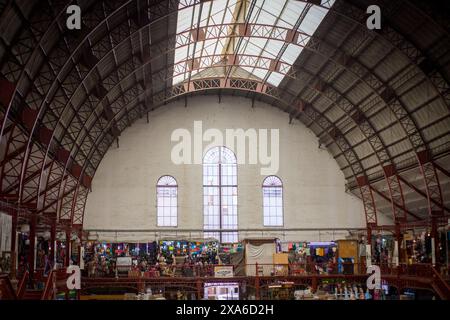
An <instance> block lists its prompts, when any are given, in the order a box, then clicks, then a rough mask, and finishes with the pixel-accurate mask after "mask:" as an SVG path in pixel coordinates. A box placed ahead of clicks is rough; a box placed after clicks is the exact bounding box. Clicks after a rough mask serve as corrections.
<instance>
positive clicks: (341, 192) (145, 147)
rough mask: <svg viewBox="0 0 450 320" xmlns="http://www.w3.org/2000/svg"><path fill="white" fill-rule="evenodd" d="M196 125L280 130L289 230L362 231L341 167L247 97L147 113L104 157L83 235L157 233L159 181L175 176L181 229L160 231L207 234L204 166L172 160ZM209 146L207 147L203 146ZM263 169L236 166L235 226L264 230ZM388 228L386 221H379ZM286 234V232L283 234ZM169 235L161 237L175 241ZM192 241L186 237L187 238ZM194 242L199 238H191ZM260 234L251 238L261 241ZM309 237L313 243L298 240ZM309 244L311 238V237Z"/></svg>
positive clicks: (304, 133) (208, 99)
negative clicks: (176, 138)
mask: <svg viewBox="0 0 450 320" xmlns="http://www.w3.org/2000/svg"><path fill="white" fill-rule="evenodd" d="M196 120H202V121H203V132H204V131H205V130H206V129H208V128H217V129H220V130H221V131H222V132H223V133H224V135H225V129H227V128H229V129H235V128H242V129H244V130H247V129H249V128H255V129H265V128H267V129H279V132H280V166H279V171H278V174H277V175H278V176H279V177H280V178H281V179H282V181H283V192H284V198H283V202H284V226H285V227H286V228H339V227H342V228H349V227H364V226H365V218H364V214H363V206H362V202H361V201H360V200H359V199H358V198H356V197H354V196H352V195H349V194H347V193H345V188H344V184H345V180H344V176H343V174H342V172H341V170H340V169H339V167H338V165H337V163H336V161H335V160H334V159H333V158H332V157H331V155H330V154H329V153H328V152H327V151H326V150H323V149H319V148H318V141H317V137H316V136H315V135H314V134H313V133H312V132H311V131H310V130H309V129H307V128H306V127H305V126H304V125H303V124H302V123H300V122H299V121H293V122H292V124H289V117H288V114H287V113H284V112H283V111H281V110H278V109H276V108H274V107H271V106H269V105H266V104H264V103H261V102H260V103H255V106H254V108H251V100H249V99H246V98H242V97H231V96H224V97H222V101H221V103H220V104H219V103H218V99H217V97H215V96H198V97H192V98H189V99H188V105H187V107H185V106H184V101H177V102H173V103H171V104H169V105H167V106H164V107H161V108H160V109H157V110H156V111H154V112H151V113H150V120H149V123H147V122H146V119H145V118H144V119H141V120H139V121H137V122H136V123H134V124H133V125H132V126H131V127H130V128H127V129H126V130H125V131H124V132H123V133H122V135H121V136H120V147H119V148H116V146H115V145H113V146H112V147H111V148H110V150H109V151H108V152H107V154H106V155H105V157H104V159H103V160H102V163H101V164H100V166H99V168H98V170H97V173H96V175H95V177H94V180H93V186H92V189H93V191H92V192H91V193H90V194H89V196H88V200H87V205H86V211H85V218H84V228H85V229H87V230H89V229H97V230H98V229H101V230H105V229H107V230H130V231H131V230H136V229H140V230H142V229H152V230H153V229H158V227H157V226H156V182H157V180H158V178H159V177H161V176H162V175H172V176H173V177H175V178H176V180H177V182H178V186H179V187H178V227H177V228H161V229H162V230H167V229H171V230H174V231H175V230H177V229H202V228H203V189H202V166H201V165H195V164H193V165H175V164H174V163H173V162H172V161H171V149H172V147H173V146H174V145H175V144H176V143H175V142H171V140H170V138H171V134H172V132H173V130H175V129H177V128H186V129H189V130H190V131H191V132H192V130H193V124H194V121H196ZM206 145H208V143H204V145H203V146H204V147H205V146H206ZM263 179H264V176H262V175H261V174H260V165H238V223H239V228H240V229H249V228H264V227H263V215H262V191H261V184H262V181H263ZM379 219H381V220H380V223H381V224H383V223H384V221H383V217H379ZM281 230H282V228H281ZM170 234H171V233H169V232H164V233H163V234H159V236H164V235H170ZM184 234H185V235H187V234H186V233H184ZM303 234H304V235H302V236H300V235H298V234H297V235H296V234H295V233H292V232H290V233H285V234H283V232H282V231H280V232H271V233H264V235H265V236H278V237H280V238H282V239H285V240H328V239H327V238H333V237H339V235H338V234H336V233H335V234H334V235H333V233H324V232H322V233H321V236H319V234H318V233H317V232H313V233H309V232H308V234H309V235H306V234H307V233H303ZM190 235H191V236H194V235H193V234H192V233H191V234H190ZM261 235H262V233H261V232H258V233H255V234H254V235H252V234H248V233H247V234H244V233H242V234H241V236H259V237H260V236H261ZM155 236H158V235H156V234H155V233H146V234H145V233H130V234H128V235H127V232H120V233H118V234H117V235H115V237H116V239H117V240H125V238H127V239H128V240H131V239H137V240H139V238H143V239H141V240H142V241H145V240H150V239H147V238H149V237H150V238H151V237H155ZM299 237H301V238H303V237H308V239H299ZM311 237H312V238H311Z"/></svg>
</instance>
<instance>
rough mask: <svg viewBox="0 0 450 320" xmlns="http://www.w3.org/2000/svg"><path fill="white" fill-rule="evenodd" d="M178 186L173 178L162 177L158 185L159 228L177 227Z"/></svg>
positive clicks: (157, 214)
mask: <svg viewBox="0 0 450 320" xmlns="http://www.w3.org/2000/svg"><path fill="white" fill-rule="evenodd" d="M177 196H178V185H177V181H176V180H175V178H174V177H172V176H162V177H161V178H159V179H158V183H157V184H156V203H157V213H156V216H157V226H158V227H176V226H177V210H178V203H177Z"/></svg>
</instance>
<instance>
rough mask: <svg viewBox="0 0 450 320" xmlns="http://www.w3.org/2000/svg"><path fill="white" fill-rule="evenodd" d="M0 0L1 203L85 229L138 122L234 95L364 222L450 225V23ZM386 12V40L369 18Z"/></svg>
mask: <svg viewBox="0 0 450 320" xmlns="http://www.w3.org/2000/svg"><path fill="white" fill-rule="evenodd" d="M75 2H76V3H77V4H78V5H79V6H80V7H81V10H82V26H81V30H68V29H67V27H66V19H67V16H68V15H67V13H66V9H67V7H68V6H69V5H70V4H73V3H72V1H65V0H60V1H52V0H47V1H37V0H34V1H33V0H27V1H23V0H9V1H6V0H0V70H1V74H0V115H1V117H0V120H1V123H2V125H1V132H0V134H1V135H0V139H1V140H0V160H1V166H0V168H1V179H0V188H1V190H0V197H1V199H0V200H1V205H2V206H3V208H6V207H11V208H16V209H17V208H20V212H21V214H23V215H24V216H26V215H30V214H37V215H38V216H39V217H40V219H41V220H42V221H45V219H46V217H47V216H48V217H53V218H54V217H57V219H58V221H59V222H60V223H61V224H66V225H75V226H81V225H82V223H83V214H84V206H85V202H86V198H87V196H88V194H89V189H90V187H91V182H92V179H93V178H94V175H95V171H96V169H97V167H98V165H99V163H100V162H101V160H102V158H103V156H104V154H105V153H106V152H107V150H108V148H109V147H110V145H111V144H113V143H115V142H116V141H118V140H119V136H120V133H121V132H122V131H123V130H125V129H126V128H127V127H128V126H131V125H132V124H133V122H134V121H135V120H136V119H139V118H141V117H145V116H146V114H147V113H148V112H151V111H152V110H154V109H156V108H159V107H161V106H163V105H165V104H167V103H168V102H170V101H172V100H174V99H182V98H187V97H188V96H190V95H194V94H214V95H222V94H232V95H241V96H245V97H248V98H249V99H251V100H252V101H255V100H260V101H264V102H266V103H269V104H272V105H274V106H276V107H278V108H281V109H282V110H284V111H285V112H287V113H288V114H289V118H290V119H291V121H296V120H299V121H302V122H303V123H304V124H305V125H306V126H307V127H309V128H310V129H311V130H312V131H313V132H314V133H315V134H316V135H317V137H318V147H319V148H326V149H327V150H328V151H329V152H330V154H331V155H332V156H333V157H334V158H335V159H336V161H337V163H338V164H339V166H340V168H341V170H342V171H343V174H344V175H345V178H346V180H347V185H346V188H347V190H348V191H349V192H353V193H355V194H356V195H357V196H358V197H360V198H361V199H362V200H363V203H364V208H365V214H366V218H367V222H368V223H369V224H376V223H377V221H376V215H377V214H378V213H384V214H387V215H389V216H391V217H393V218H394V219H395V221H397V222H404V221H406V220H408V221H419V220H424V219H429V218H430V217H434V216H436V217H441V218H446V216H448V214H449V212H450V210H449V203H450V200H449V193H450V191H449V189H450V188H449V184H450V182H449V171H450V164H449V159H450V155H449V151H450V130H449V128H450V34H449V30H450V27H449V23H450V18H449V16H448V15H449V12H450V10H448V9H449V8H442V7H436V6H434V5H433V4H427V3H425V2H423V1H418V0H417V1H415V0H412V1H401V0H396V1H389V0H377V1H375V0H370V1H369V0H359V1H358V0H336V1H323V0H322V1H320V0H309V1H293V0H289V1H288V0H280V1H268V0H247V1H246V0H216V1H200V0H184V1H170V0H165V1H151V0H129V1H126V0H105V1H94V0H79V1H75ZM373 4H376V5H379V6H380V7H381V9H382V10H381V13H382V28H381V29H380V30H369V29H368V28H367V26H366V19H367V17H368V14H366V8H367V7H368V6H369V5H373Z"/></svg>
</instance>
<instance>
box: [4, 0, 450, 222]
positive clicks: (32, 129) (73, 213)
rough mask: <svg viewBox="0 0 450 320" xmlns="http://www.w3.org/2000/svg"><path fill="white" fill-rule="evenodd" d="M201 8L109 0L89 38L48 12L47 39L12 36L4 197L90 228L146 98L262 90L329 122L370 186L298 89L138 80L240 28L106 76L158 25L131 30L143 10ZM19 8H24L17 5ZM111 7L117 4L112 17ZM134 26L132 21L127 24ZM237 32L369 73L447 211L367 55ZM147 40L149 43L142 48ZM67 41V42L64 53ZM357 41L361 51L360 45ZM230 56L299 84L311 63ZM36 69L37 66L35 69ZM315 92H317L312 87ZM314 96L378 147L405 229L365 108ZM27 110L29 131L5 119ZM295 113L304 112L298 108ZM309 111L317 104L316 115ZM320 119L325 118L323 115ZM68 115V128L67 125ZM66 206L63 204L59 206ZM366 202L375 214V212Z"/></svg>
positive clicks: (187, 34)
mask: <svg viewBox="0 0 450 320" xmlns="http://www.w3.org/2000/svg"><path fill="white" fill-rule="evenodd" d="M201 2H202V1H200V0H197V1H181V2H178V1H160V2H158V3H151V4H150V3H148V2H147V1H142V2H139V1H138V2H136V1H131V0H130V1H126V2H124V4H123V5H122V6H120V7H115V8H110V7H109V5H108V3H107V2H104V3H101V4H99V5H98V6H97V5H94V4H93V6H95V8H97V10H98V8H102V10H100V12H101V13H100V14H98V15H97V16H96V17H94V18H93V19H92V20H91V21H90V22H89V27H87V28H86V30H85V33H84V34H82V35H81V36H70V35H69V36H68V35H65V34H64V33H63V32H60V30H59V29H60V26H59V22H58V21H57V19H54V13H52V12H51V11H49V12H45V14H43V17H42V20H43V21H44V23H45V28H43V30H44V31H42V30H34V29H32V28H30V30H29V31H28V29H27V32H26V37H21V38H20V39H15V40H14V39H13V41H12V42H13V43H14V46H15V49H16V50H15V52H18V56H17V58H15V59H11V60H5V62H4V64H5V65H6V68H4V69H3V70H6V73H5V75H6V76H7V79H0V88H6V89H5V90H0V103H1V104H3V105H4V106H7V108H6V110H5V114H4V115H2V116H3V117H2V119H3V126H2V129H1V135H0V139H7V141H8V142H7V147H6V149H7V152H6V153H5V157H4V159H2V172H1V178H2V181H1V183H4V184H6V186H3V185H0V186H1V192H2V193H6V194H11V195H13V194H17V195H18V198H19V201H20V202H23V203H24V204H36V206H37V208H38V210H39V211H46V210H48V211H58V212H59V214H60V219H65V220H70V221H72V222H73V223H80V221H81V222H82V210H81V206H83V208H84V202H85V199H86V197H87V194H88V188H89V186H90V180H91V177H92V176H93V174H94V173H95V170H96V168H97V166H98V164H99V162H100V160H101V158H102V157H103V155H104V152H106V150H107V148H108V147H109V145H110V143H111V142H112V141H114V139H115V138H117V137H118V135H119V133H120V131H122V130H123V129H124V128H125V127H126V126H127V125H129V124H130V123H132V121H133V119H135V118H137V117H138V116H139V115H140V114H142V113H143V112H145V111H146V110H147V109H146V108H147V107H149V104H145V105H146V107H143V106H142V103H143V102H144V101H147V103H148V100H149V99H151V100H152V102H153V104H152V105H151V107H156V106H158V105H160V104H162V103H166V102H167V101H170V100H171V99H174V98H176V97H180V96H182V95H185V94H187V93H191V92H196V91H203V90H209V89H233V90H235V89H236V90H245V91H249V92H255V93H258V94H263V95H266V96H270V97H273V98H274V99H275V100H276V101H278V102H279V103H281V104H282V105H283V106H285V108H286V109H290V110H294V112H296V114H297V115H298V113H297V112H298V111H299V110H302V111H304V113H305V116H307V117H310V118H311V119H312V120H313V121H315V122H317V123H318V124H319V126H320V125H321V124H322V125H324V126H323V127H322V129H323V130H324V131H325V132H327V133H328V134H329V135H330V136H331V137H332V138H333V140H334V141H335V142H336V145H338V147H339V148H340V149H341V151H342V153H343V154H344V156H345V157H346V159H347V161H348V163H349V165H350V167H351V169H352V170H353V174H354V176H355V177H360V178H361V179H363V180H364V181H365V180H367V177H366V176H365V173H364V171H365V170H364V168H363V167H362V165H361V162H360V160H359V159H358V156H357V154H356V153H355V152H354V151H353V148H352V146H351V144H350V143H348V141H346V139H345V134H344V133H342V132H340V130H339V129H338V128H337V127H334V126H330V124H329V123H328V122H329V120H327V119H326V118H325V116H324V114H320V113H317V111H314V110H315V109H314V108H313V106H312V105H310V106H307V103H306V102H304V101H302V100H301V99H296V97H295V96H293V95H292V94H289V93H288V92H285V91H283V90H280V89H278V88H276V87H274V86H271V85H268V84H266V82H265V80H263V81H262V82H260V81H254V80H249V79H235V78H229V77H224V78H208V79H198V80H191V81H188V82H187V83H183V84H180V85H176V86H174V87H173V88H170V89H169V90H162V91H160V92H156V93H154V92H151V94H150V96H149V91H151V90H152V89H151V88H148V85H149V81H148V78H147V77H146V76H145V75H144V76H143V79H140V77H142V76H140V75H139V72H141V71H144V70H146V69H145V68H148V67H151V63H152V61H154V59H156V57H160V56H163V55H165V54H167V53H168V49H167V48H170V49H169V50H174V49H173V48H179V47H181V46H186V45H188V44H191V43H193V42H197V41H203V40H212V39H219V38H224V37H230V35H229V32H228V29H227V28H229V27H230V26H231V25H230V24H228V25H226V24H222V25H216V26H208V27H204V28H203V27H202V28H194V29H191V30H186V31H184V32H182V33H181V34H177V35H174V36H171V37H169V39H164V41H161V42H160V43H156V44H153V43H152V48H153V49H155V50H156V49H157V48H159V50H156V51H159V52H160V54H159V55H156V56H154V55H152V56H151V57H150V54H149V55H148V56H145V55H143V53H142V51H143V50H142V48H141V53H140V54H139V53H137V54H136V53H135V52H131V51H133V50H130V59H123V60H122V61H115V63H116V66H117V68H113V69H114V70H110V69H108V70H107V71H105V72H104V73H100V72H99V70H102V68H101V66H102V63H103V65H104V63H105V61H108V59H109V58H111V57H113V56H114V50H117V48H120V47H122V46H124V45H125V44H127V43H129V42H131V40H132V39H133V38H134V37H136V36H139V37H141V36H142V34H143V32H144V31H145V30H146V28H149V26H150V25H151V23H150V22H149V21H148V22H145V23H138V25H139V27H140V28H137V27H136V26H134V25H132V23H131V21H132V20H133V19H134V18H136V16H137V15H138V14H139V12H148V11H147V9H149V12H151V14H152V15H153V16H154V17H155V20H157V19H158V18H162V17H168V16H169V15H171V14H174V13H176V12H177V10H178V9H179V6H181V9H183V8H189V7H192V6H193V5H196V4H199V3H201ZM306 2H309V1H306ZM314 2H315V1H314ZM12 3H13V5H15V2H14V1H13V2H12ZM329 4H330V3H328V2H327V3H325V4H324V7H329ZM104 8H108V10H105V9H104ZM64 9H65V8H61V11H60V12H57V14H58V16H62V15H64V12H65V10H64ZM331 10H332V11H333V12H334V13H336V14H342V12H341V11H340V10H341V8H340V4H339V3H338V6H337V7H336V8H334V7H332V9H331ZM107 11H108V12H109V13H107ZM112 15H116V16H117V17H120V19H119V20H118V21H116V22H115V24H114V25H110V24H109V23H108V17H110V16H112ZM361 15H362V14H361V12H360V10H359V12H357V13H356V14H354V15H350V16H349V17H345V18H346V19H348V20H349V21H352V22H355V21H356V22H358V24H359V25H361V21H362V19H361ZM122 16H123V17H122ZM344 16H345V15H343V17H344ZM128 19H131V20H129V21H128ZM138 20H139V19H138ZM124 22H125V23H124ZM364 26H365V20H364ZM363 29H364V28H363ZM236 30H237V32H236V36H238V37H242V36H246V37H256V38H257V37H261V38H266V39H273V40H279V41H283V42H284V43H285V44H295V45H299V46H302V47H304V49H305V50H308V51H311V52H314V53H316V54H319V55H322V56H323V57H324V58H326V59H327V60H329V61H330V63H331V64H333V65H334V66H335V67H336V68H339V69H340V70H346V71H348V72H349V73H351V74H353V75H356V76H357V77H359V78H360V79H361V81H362V82H363V83H366V84H368V86H369V87H370V88H371V89H372V90H373V92H375V93H376V98H375V99H373V100H372V101H369V102H368V104H367V105H366V106H367V107H368V106H369V105H370V103H374V104H375V103H378V102H379V100H380V99H382V100H384V101H385V103H386V105H387V106H388V107H389V108H390V109H391V110H392V111H393V113H394V114H395V117H396V119H397V121H398V122H399V123H400V124H401V127H402V128H403V129H404V131H405V133H406V134H407V136H408V138H409V139H410V141H411V144H412V146H413V148H414V150H416V152H417V153H418V163H419V164H420V166H421V170H422V175H423V178H424V181H425V182H426V195H427V199H428V202H429V211H430V215H431V214H432V215H435V214H436V213H434V212H435V211H436V210H435V209H436V208H434V207H432V206H431V204H435V203H440V205H441V206H442V195H441V190H440V186H439V179H438V177H437V174H436V170H435V167H434V166H433V163H432V162H431V161H430V160H429V159H428V158H429V157H428V156H426V155H425V156H423V155H422V156H420V154H421V152H424V150H426V142H425V141H424V139H423V138H422V136H421V133H420V131H419V130H418V129H417V125H416V124H415V123H414V119H413V117H412V116H411V115H410V114H409V112H408V109H407V108H406V107H405V106H404V105H403V104H402V102H401V100H400V98H399V97H397V96H396V94H395V92H394V91H393V90H392V89H390V87H389V85H388V84H386V83H383V81H381V79H379V78H378V77H377V76H376V75H373V74H372V72H370V70H369V68H367V67H365V66H364V65H363V64H362V63H360V62H359V61H358V58H357V55H356V56H353V57H351V53H350V54H348V53H345V52H344V51H343V50H340V49H336V51H335V52H336V53H338V54H337V55H334V54H330V53H329V52H327V50H325V49H324V48H323V47H324V44H325V45H327V44H326V43H325V42H324V41H322V40H320V39H316V38H314V37H312V36H310V35H307V34H305V33H301V32H293V31H292V30H289V29H287V28H282V27H276V26H267V25H256V24H238V25H237V28H236ZM364 30H365V31H363V32H366V33H367V34H368V36H369V35H370V37H380V35H376V34H375V33H373V32H371V33H370V32H368V31H367V30H366V29H364ZM52 32H55V33H57V34H58V36H59V39H57V41H53V40H52V42H49V41H47V40H48V38H49V37H50V36H51V34H52ZM110 33H111V34H112V33H114V34H117V38H115V39H114V41H113V40H112V37H110V36H109V34H110ZM383 36H385V37H386V38H387V39H389V40H390V41H392V43H394V44H395V45H396V46H398V47H399V49H400V50H401V51H402V52H406V54H408V51H409V50H410V49H409V48H408V47H407V46H403V45H402V43H403V42H404V41H403V40H401V41H403V42H395V41H394V40H392V39H390V35H383ZM77 37H78V38H77ZM139 42H140V45H141V46H142V40H140V41H139ZM49 43H51V44H49ZM58 43H59V44H63V45H62V46H61V45H57V44H58ZM359 45H360V44H355V48H356V47H359ZM171 47H173V48H171ZM19 49H20V50H19ZM416 51H417V50H416ZM46 55H48V58H49V60H48V61H46V59H44V58H42V59H41V58H40V57H41V56H42V57H44V56H46ZM36 56H37V57H38V58H36ZM138 56H140V61H138V60H139V57H138ZM68 57H69V58H68ZM222 58H224V57H223V56H220V55H216V56H203V57H202V58H201V59H196V60H189V59H186V60H183V61H181V62H179V63H177V64H175V66H172V67H174V68H175V69H176V70H175V75H176V74H181V73H183V72H191V71H192V70H200V69H203V68H208V67H211V66H213V64H215V63H217V62H220V61H221V60H220V59H222ZM226 58H227V60H226V61H227V63H228V64H227V65H230V66H234V65H241V66H246V65H252V64H254V65H256V66H257V67H261V68H263V69H266V70H269V71H274V72H279V73H282V74H284V75H288V76H291V77H295V76H296V75H297V74H298V72H301V71H302V70H301V67H295V68H293V67H292V66H290V65H288V64H286V63H284V62H282V61H280V59H279V57H277V58H276V59H269V58H264V57H254V56H248V55H247V56H245V55H240V56H227V57H226ZM410 58H411V60H412V61H413V62H414V63H421V61H423V59H422V58H420V57H419V58H417V52H416V53H413V54H412V55H410ZM219 60H220V61H219ZM2 63H3V60H2ZM77 63H78V65H77ZM35 65H39V67H34V66H35ZM170 67H171V66H165V67H164V68H162V69H160V70H156V71H154V72H153V73H151V74H152V76H150V77H149V78H151V79H152V78H153V77H154V79H152V80H157V81H158V80H162V81H166V80H168V79H170V78H171V77H167V76H166V75H167V69H169V68H170ZM103 69H104V68H103ZM422 69H424V68H422ZM425 69H426V68H425ZM26 70H36V72H29V71H26ZM177 70H178V71H177ZM38 71H39V72H38ZM177 72H178V73H177ZM415 74H417V70H415V69H412V71H411V72H410V74H408V76H414V75H415ZM434 74H435V73H433V72H430V73H429V74H428V75H429V76H430V79H431V78H432V76H433V75H434ZM2 81H3V82H2ZM127 81H129V82H127ZM12 83H17V84H18V86H17V87H15V86H12ZM91 83H96V85H94V86H91V85H90V84H91ZM138 83H143V88H142V89H141V88H139V87H138V86H137V84H138ZM434 83H436V82H434ZM307 86H308V87H311V86H313V85H309V84H308V85H307ZM440 86H441V89H439V88H438V90H440V91H439V92H440V94H441V96H442V97H443V98H444V100H447V103H448V92H449V90H448V84H447V83H446V82H445V83H444V84H443V85H442V84H441V85H440ZM19 87H20V90H19ZM437 87H438V86H437ZM315 90H316V91H318V92H319V93H320V94H321V95H324V96H326V97H328V98H329V99H330V100H331V101H333V103H334V104H335V105H337V106H338V107H340V108H341V109H342V110H344V111H345V112H346V115H347V116H349V117H350V119H351V120H352V121H353V122H354V123H355V124H356V125H357V126H358V127H359V128H360V130H361V132H362V133H363V134H364V136H365V138H366V139H367V140H368V142H369V143H370V145H371V147H372V148H373V150H374V152H375V154H376V156H377V158H378V160H379V162H380V165H382V166H383V172H384V174H385V179H386V182H387V184H388V187H389V195H390V199H391V203H392V211H393V215H394V218H395V219H396V221H397V219H399V221H402V219H406V208H405V204H404V199H403V195H402V186H401V184H400V180H399V177H398V175H397V173H396V171H395V167H394V163H393V161H392V157H391V156H390V155H389V152H388V149H387V148H386V146H385V145H384V143H383V141H382V139H381V137H380V136H379V134H378V133H377V132H376V130H375V129H374V128H373V125H372V124H371V122H370V119H367V118H366V117H365V115H364V112H362V110H360V109H359V108H357V107H356V106H355V105H353V104H351V103H350V102H349V100H348V99H347V98H346V97H345V93H342V92H339V90H337V89H336V88H334V87H333V84H332V83H331V84H327V85H326V86H324V87H320V86H319V87H317V88H315ZM446 94H447V96H446ZM22 95H23V97H22ZM150 97H151V98H150ZM24 105H27V106H28V107H29V109H31V110H38V112H37V113H36V114H33V117H32V118H28V119H27V121H28V122H27V123H28V124H29V125H28V126H27V129H28V130H23V128H15V127H14V125H13V124H10V123H7V122H8V121H9V122H10V121H11V119H13V117H12V116H11V114H14V112H17V111H21V110H22V109H21V108H22V107H23V106H24ZM447 105H448V104H447ZM297 106H302V107H301V108H298V107H297ZM305 106H307V107H306V111H305ZM313 109H314V110H313ZM314 112H316V113H317V114H314ZM63 117H64V121H62V120H61V119H62V118H63ZM16 119H17V118H16ZM14 121H17V120H14ZM61 132H62V133H61ZM13 133H14V134H13ZM8 134H9V135H8ZM10 142H11V143H10ZM427 154H428V153H427ZM55 159H56V161H55ZM423 159H426V161H423ZM355 170H356V171H355ZM39 171H40V173H39ZM17 177H19V178H17ZM4 178H5V179H4ZM17 181H19V183H18V182H17ZM366 182H368V181H366ZM365 187H366V185H365V184H363V185H362V188H363V189H364V193H365V197H363V201H364V199H366V201H367V202H368V205H367V210H366V211H369V214H368V213H367V212H366V219H367V220H368V221H371V222H370V223H371V224H373V221H375V224H376V208H375V203H374V202H373V195H372V194H371V190H370V188H369V192H370V194H369V193H367V191H366V190H365V189H366V188H365ZM360 188H361V186H360ZM61 197H62V198H61ZM60 199H61V201H59V202H58V200H60ZM364 206H365V209H366V204H364ZM402 208H403V209H402Z"/></svg>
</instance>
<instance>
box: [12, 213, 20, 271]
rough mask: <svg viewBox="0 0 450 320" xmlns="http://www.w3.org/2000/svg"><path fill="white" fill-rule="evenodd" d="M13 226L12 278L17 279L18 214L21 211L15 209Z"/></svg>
mask: <svg viewBox="0 0 450 320" xmlns="http://www.w3.org/2000/svg"><path fill="white" fill-rule="evenodd" d="M11 214H12V226H11V279H16V269H17V266H16V260H17V251H16V240H17V216H18V215H19V213H18V212H17V211H15V210H12V212H11Z"/></svg>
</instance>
